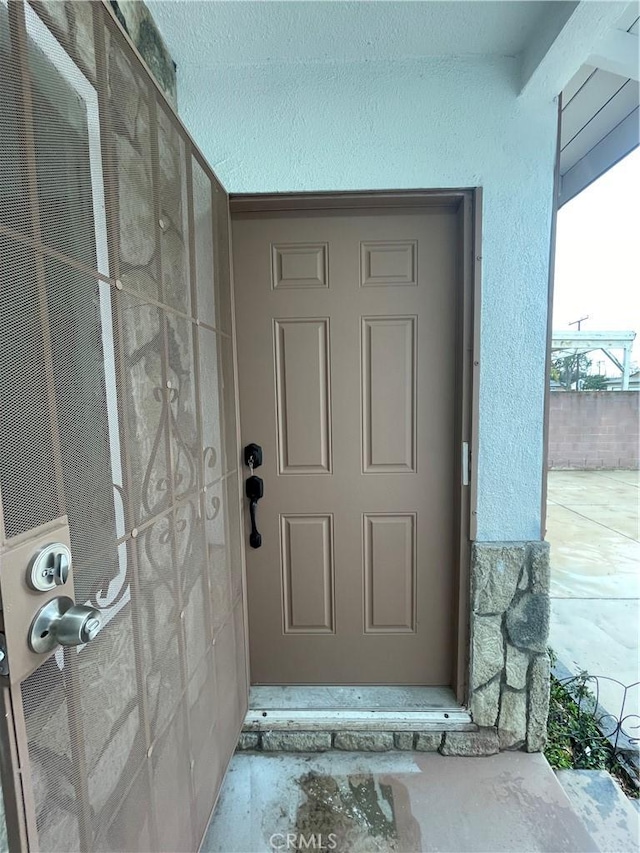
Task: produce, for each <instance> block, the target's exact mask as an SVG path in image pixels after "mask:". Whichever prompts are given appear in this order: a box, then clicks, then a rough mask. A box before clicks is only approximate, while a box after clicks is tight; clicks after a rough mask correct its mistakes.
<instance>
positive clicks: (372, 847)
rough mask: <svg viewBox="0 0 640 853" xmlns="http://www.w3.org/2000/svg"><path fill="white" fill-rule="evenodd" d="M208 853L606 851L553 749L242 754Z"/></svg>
mask: <svg viewBox="0 0 640 853" xmlns="http://www.w3.org/2000/svg"><path fill="white" fill-rule="evenodd" d="M201 849H202V851H203V853H263V852H264V853H272V851H287V850H290V851H294V850H311V851H314V853H318V851H320V850H323V851H331V850H335V851H336V853H390V851H405V853H423V851H441V853H446V851H451V853H474V851H487V853H488V851H491V853H500V851H509V853H519V851H523V852H524V851H527V853H536V852H537V851H540V853H542V852H543V851H544V853H561V851H576V853H578V851H579V853H588V851H597V850H598V847H597V846H596V844H595V842H594V841H593V840H592V838H591V836H590V835H589V834H588V833H587V830H586V829H585V828H584V825H583V824H582V822H581V821H580V819H579V818H578V816H577V815H576V813H575V812H574V811H573V808H572V806H571V804H570V802H569V799H568V797H567V795H566V794H565V792H564V790H563V789H562V787H561V785H560V783H559V782H558V780H557V779H556V776H555V774H554V773H553V771H552V770H551V768H550V767H549V765H548V764H547V762H546V761H545V759H544V757H543V756H542V755H528V754H526V753H522V752H511V753H502V754H500V755H494V756H491V757H489V758H444V757H443V756H441V755H438V754H437V753H429V754H425V753H406V752H389V753H377V754H376V753H369V754H367V753H337V752H327V753H324V754H320V755H317V754H316V755H285V754H281V755H277V754H276V755H265V754H255V753H254V754H249V753H243V754H237V755H235V756H234V758H233V760H232V762H231V766H230V768H229V772H228V774H227V778H226V780H225V783H224V786H223V789H222V793H221V796H220V801H219V803H218V807H217V808H216V812H215V814H214V817H213V819H212V822H211V825H210V827H209V831H208V833H207V835H206V837H205V840H204V842H203V846H202V848H201Z"/></svg>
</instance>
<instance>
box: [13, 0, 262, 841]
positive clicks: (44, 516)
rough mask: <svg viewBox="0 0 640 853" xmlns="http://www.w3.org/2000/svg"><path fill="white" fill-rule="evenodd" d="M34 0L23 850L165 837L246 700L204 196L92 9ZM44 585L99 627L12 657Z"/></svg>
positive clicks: (173, 128)
mask: <svg viewBox="0 0 640 853" xmlns="http://www.w3.org/2000/svg"><path fill="white" fill-rule="evenodd" d="M53 5H55V4H48V5H47V6H40V5H37V6H34V7H32V6H30V5H27V4H24V5H23V4H21V3H18V2H16V3H12V4H11V5H10V6H9V7H8V8H7V7H6V6H5V5H3V3H2V2H1V0H0V33H2V38H1V40H0V51H1V54H0V58H1V60H2V71H3V75H2V83H1V84H0V93H1V96H2V107H3V130H4V131H6V132H5V133H3V137H2V140H1V142H0V146H1V147H2V151H0V162H2V163H6V162H7V161H8V160H11V162H12V164H13V170H14V172H15V175H17V176H18V178H19V179H18V178H16V179H15V180H13V181H12V182H7V183H4V182H3V185H2V189H1V190H0V340H1V341H2V347H1V348H0V406H1V409H0V490H1V495H2V503H1V510H2V512H1V514H0V519H1V520H2V530H1V533H2V537H1V542H0V547H1V550H0V556H1V558H2V568H1V569H0V587H1V592H2V625H0V631H1V632H3V634H2V637H0V639H1V640H2V641H3V642H5V643H6V648H7V658H6V661H7V662H8V674H7V675H4V676H2V677H1V681H2V685H1V692H2V699H3V702H4V710H5V713H6V714H8V715H9V717H8V719H9V720H10V722H11V728H10V729H9V728H6V729H5V730H4V737H5V739H7V738H8V737H9V735H10V734H11V732H13V736H14V737H15V746H16V752H15V754H14V755H13V759H12V760H11V752H10V750H7V749H3V750H2V754H3V759H4V761H5V763H4V765H3V780H2V781H3V787H4V789H5V792H7V791H8V789H9V787H10V786H12V785H16V787H15V789H14V792H15V793H16V794H17V796H18V797H19V799H20V802H19V804H18V805H17V806H15V805H14V807H13V808H10V809H9V824H10V829H11V830H12V839H13V840H14V842H16V841H17V840H18V837H19V836H18V834H16V833H17V832H18V831H19V833H20V834H21V835H20V840H21V841H22V843H23V845H24V846H27V845H28V847H29V848H30V849H34V850H35V849H41V850H47V851H58V850H61V851H62V850H83V851H85V850H86V851H93V850H96V851H97V850H110V851H113V850H171V851H178V850H185V851H190V850H195V849H197V847H198V844H199V842H200V840H201V838H202V835H203V832H204V830H205V828H206V822H207V819H208V817H209V815H210V813H211V809H212V807H213V805H214V802H215V798H216V796H217V793H218V791H219V788H220V784H221V781H222V778H223V774H224V771H225V769H226V766H227V763H228V761H229V759H230V757H231V755H232V753H233V750H234V748H235V744H236V739H237V735H238V733H239V731H240V727H241V725H242V720H243V718H244V714H245V712H246V705H247V685H246V661H245V659H246V650H245V619H244V600H243V574H242V553H241V547H242V545H241V533H240V504H239V500H240V498H239V483H238V465H237V457H238V452H237V440H236V419H235V405H236V390H235V378H234V367H233V341H232V339H231V335H230V332H231V321H230V305H231V301H230V276H229V265H228V247H227V246H225V243H227V242H228V223H227V219H228V212H227V198H226V194H225V193H224V190H223V189H222V188H221V186H220V185H219V184H218V183H217V181H216V180H215V177H214V176H213V175H212V173H211V172H210V171H209V169H208V168H207V167H206V165H205V164H204V163H203V162H201V160H200V159H199V155H196V153H195V152H194V150H193V146H192V144H191V142H190V140H189V139H188V137H187V136H186V134H185V132H184V131H183V129H182V127H181V126H180V124H179V122H178V121H177V119H176V118H175V117H174V116H173V114H172V113H171V111H170V110H169V108H168V107H167V105H166V104H165V102H164V100H163V99H162V97H161V96H159V95H158V94H157V92H156V90H155V89H154V87H153V85H152V83H151V81H150V79H149V77H148V75H147V73H146V72H145V71H144V69H143V68H142V66H141V65H140V64H139V62H138V60H137V59H136V57H135V56H134V54H133V53H132V52H131V51H130V49H129V47H128V45H127V44H126V41H125V39H124V38H123V37H122V35H121V34H120V32H119V30H118V29H117V27H116V26H115V25H114V23H113V21H112V19H111V17H110V16H109V14H108V12H107V10H106V8H105V7H103V4H101V3H96V4H88V3H79V4H67V5H66V8H65V13H64V15H63V17H62V18H56V19H55V20H50V19H49V17H48V14H53V13H54V12H55V13H56V14H57V12H58V11H59V10H60V9H59V7H57V6H56V10H53V11H52V6H53ZM80 7H81V8H80ZM60 8H61V7H60ZM47 10H48V11H47ZM72 19H73V20H75V22H76V23H75V26H74V27H71V28H69V27H67V28H66V29H65V27H64V22H65V21H66V22H67V24H68V22H69V21H70V20H72ZM94 24H95V29H94ZM94 32H95V34H96V37H95V43H94V40H93V37H91V38H89V36H90V35H91V36H92V34H93V33H94ZM65 33H66V35H65ZM73 33H75V34H76V37H77V39H79V40H82V47H81V48H80V42H78V44H76V43H75V42H72V36H73ZM8 68H11V69H12V73H11V75H9V76H5V75H4V71H5V69H8ZM16 69H21V74H18V73H16ZM5 108H6V110H7V115H5ZM194 174H197V187H198V188H197V190H194V186H195V184H194V180H193V179H192V176H193V175H194ZM196 198H197V202H196ZM25 209H26V211H27V213H28V215H25V213H24V211H25ZM19 211H20V212H21V216H22V218H20V216H18V215H14V214H17V213H18V212H19ZM67 537H68V542H69V544H70V549H71V554H72V563H71V569H70V574H69V578H68V580H67V579H65V576H64V572H62V570H60V575H59V578H58V579H59V581H60V585H56V586H52V588H51V589H50V590H47V591H45V592H39V591H36V590H34V589H32V588H31V587H30V586H28V583H27V570H28V568H29V565H30V561H31V559H32V557H34V556H35V555H36V554H37V553H38V550H39V549H40V548H41V547H42V546H43V545H46V544H49V543H50V542H51V541H56V540H59V539H62V540H63V541H64V540H66V538H67ZM51 565H52V566H53V565H54V564H51ZM51 571H52V577H53V572H54V568H51ZM55 571H58V568H55ZM45 574H46V572H45ZM62 595H68V596H69V597H70V598H71V599H72V601H71V602H70V603H75V604H76V605H82V606H84V607H86V608H87V609H88V611H89V612H90V611H91V610H92V611H96V616H95V618H96V619H99V620H100V621H101V623H102V628H101V630H100V632H99V633H98V634H97V636H96V637H95V638H94V639H91V641H87V640H86V638H83V639H81V640H80V641H79V642H80V644H79V645H76V646H62V645H59V644H55V643H54V644H53V647H52V649H51V651H50V652H48V653H43V654H37V653H36V652H34V651H32V650H30V649H29V646H28V645H27V639H28V635H29V630H30V627H31V624H32V620H33V618H34V616H35V614H36V613H37V612H38V611H39V610H40V608H41V607H42V606H43V605H44V604H45V603H47V602H48V601H51V600H53V599H55V598H58V597H60V596H62ZM91 618H94V617H93V616H92V617H91ZM61 624H62V622H60V623H59V625H61ZM59 625H56V624H54V625H52V627H51V631H50V632H49V633H54V632H55V631H59V630H60V627H59ZM48 630H49V629H48V628H47V629H46V630H44V631H43V632H42V633H41V634H40V637H41V639H43V640H44V639H45V638H46V637H47V636H48V633H47V632H48ZM56 636H59V635H56ZM20 777H21V778H22V783H21V785H20V786H18V785H17V783H16V780H17V779H18V778H20ZM5 800H6V801H7V803H8V805H9V806H10V805H11V804H10V802H9V801H10V800H11V798H10V797H5Z"/></svg>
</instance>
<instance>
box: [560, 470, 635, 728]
mask: <svg viewBox="0 0 640 853" xmlns="http://www.w3.org/2000/svg"><path fill="white" fill-rule="evenodd" d="M639 507H640V479H639V473H638V472H637V471H550V472H549V489H548V510H547V537H546V538H547V540H548V541H549V542H550V544H551V631H550V645H551V647H552V648H553V649H554V651H555V652H556V654H557V655H558V658H559V660H560V661H562V663H564V664H565V666H567V667H568V668H569V670H571V671H572V672H579V671H580V670H586V671H587V672H589V673H590V674H592V675H599V676H600V675H603V676H608V677H610V678H614V679H617V680H618V681H621V682H622V683H623V684H625V685H628V684H631V683H633V682H636V681H638V680H640V648H639V647H640V643H639V636H640V533H639V515H640V514H639ZM622 700H623V690H622V688H621V687H620V686H618V685H616V684H614V683H613V682H608V681H606V680H602V681H601V682H600V704H601V705H603V706H604V707H605V708H606V709H607V711H609V712H610V713H611V714H614V715H615V716H616V717H617V716H619V711H620V708H621V704H622ZM625 712H626V713H633V714H638V713H640V692H639V690H638V688H637V687H636V688H634V689H633V690H632V691H630V692H629V694H628V696H627V704H626V706H625ZM636 735H637V732H636Z"/></svg>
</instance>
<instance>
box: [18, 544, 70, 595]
mask: <svg viewBox="0 0 640 853" xmlns="http://www.w3.org/2000/svg"><path fill="white" fill-rule="evenodd" d="M70 569H71V551H70V550H69V549H68V548H67V546H66V545H64V544H63V543H62V542H54V543H52V544H50V545H45V547H44V548H41V549H40V550H39V551H38V553H37V554H35V555H34V557H33V559H32V560H31V562H30V563H29V566H28V568H27V583H28V584H29V586H30V587H31V589H33V590H35V591H36V592H49V591H50V590H52V589H55V588H56V587H57V586H64V585H65V584H66V582H67V581H68V580H69V571H70Z"/></svg>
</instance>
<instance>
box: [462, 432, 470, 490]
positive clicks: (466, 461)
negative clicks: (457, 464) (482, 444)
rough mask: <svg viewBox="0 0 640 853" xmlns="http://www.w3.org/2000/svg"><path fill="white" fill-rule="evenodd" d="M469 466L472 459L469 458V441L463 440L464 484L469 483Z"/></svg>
mask: <svg viewBox="0 0 640 853" xmlns="http://www.w3.org/2000/svg"><path fill="white" fill-rule="evenodd" d="M469 468H470V459H469V442H468V441H463V442H462V485H463V486H468V485H469Z"/></svg>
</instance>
